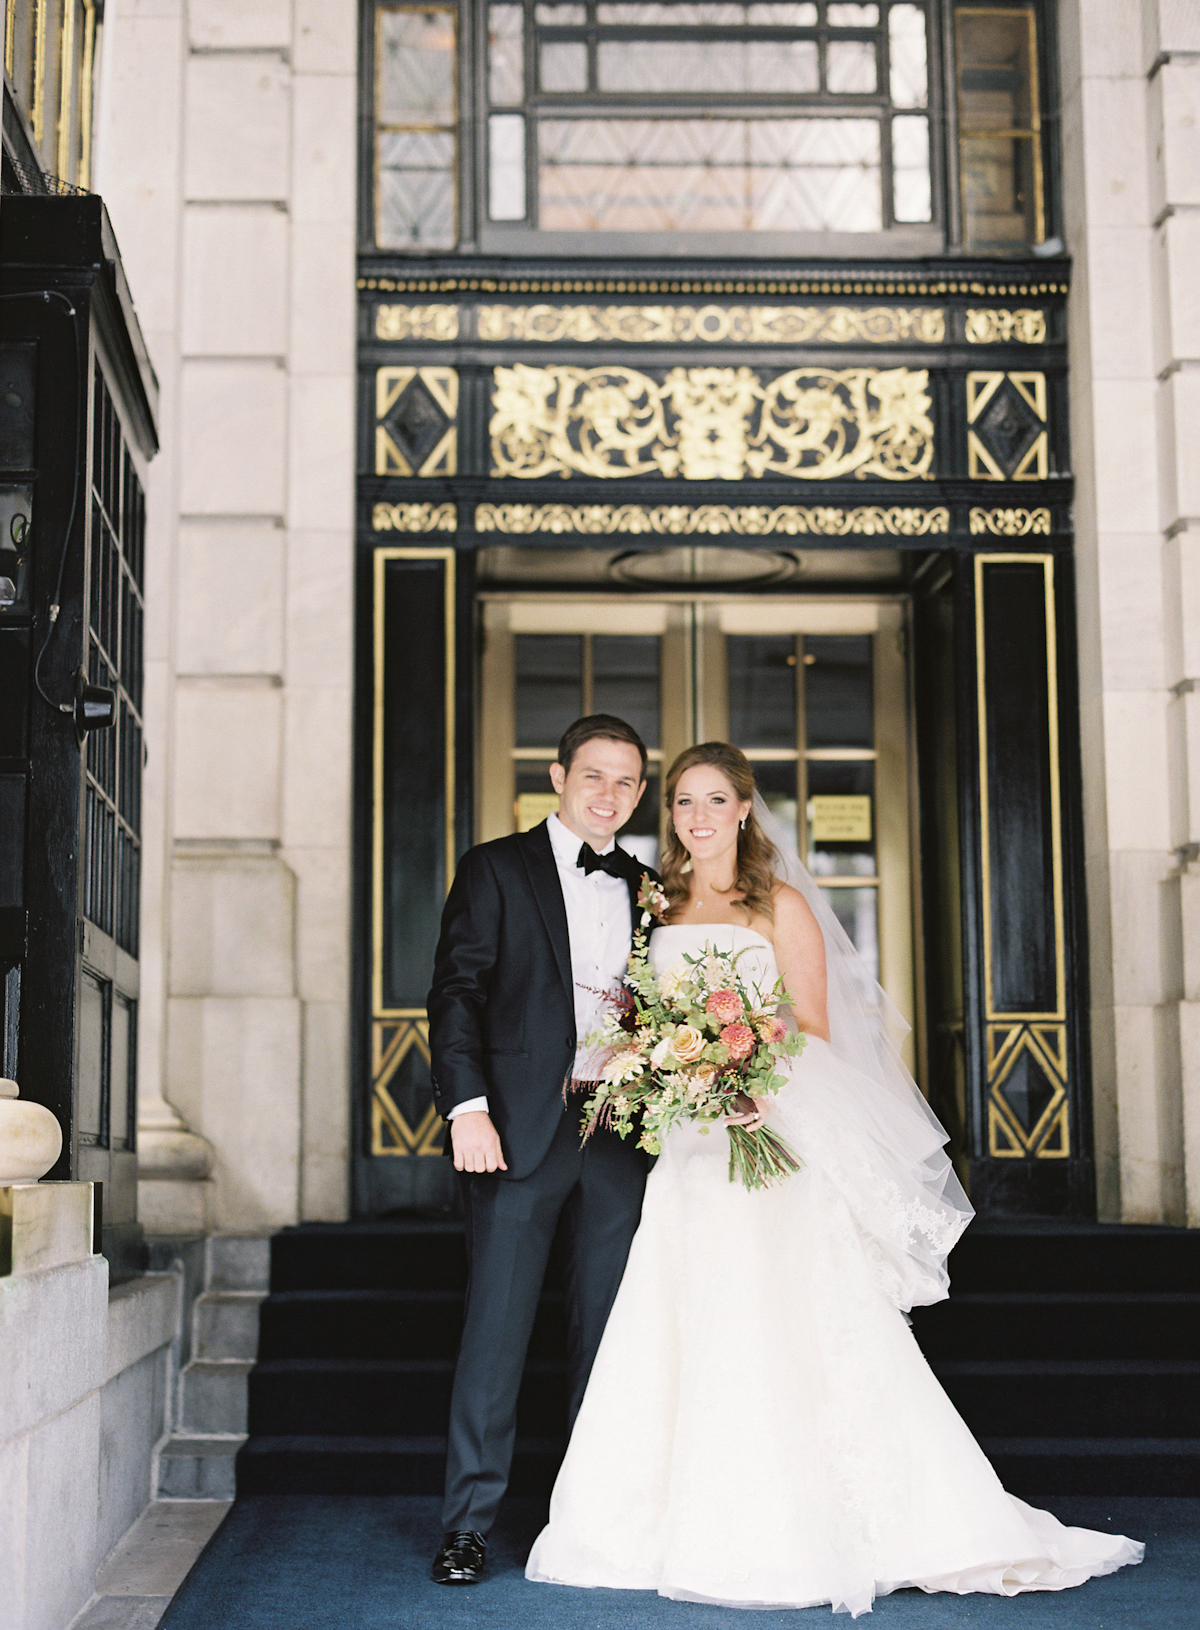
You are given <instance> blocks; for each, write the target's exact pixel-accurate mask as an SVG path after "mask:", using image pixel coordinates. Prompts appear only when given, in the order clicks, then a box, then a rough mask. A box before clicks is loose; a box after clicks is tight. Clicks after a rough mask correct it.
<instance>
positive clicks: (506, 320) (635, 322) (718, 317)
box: [379, 305, 946, 345]
mask: <svg viewBox="0 0 1200 1630" xmlns="http://www.w3.org/2000/svg"><path fill="white" fill-rule="evenodd" d="M379 309H380V311H381V312H383V311H388V310H404V309H405V308H404V307H388V306H381V307H380V308H379ZM430 309H435V308H432V307H431V308H430ZM380 337H381V338H387V337H391V336H383V335H381V336H380ZM394 337H396V338H404V337H405V336H403V335H397V336H394ZM945 337H946V314H945V312H944V311H943V310H942V309H941V308H940V307H929V306H914V307H906V306H547V305H539V306H480V308H479V338H480V339H481V340H486V341H491V342H496V343H499V342H502V341H506V340H538V341H541V342H543V343H546V344H549V343H551V342H554V341H561V340H569V341H573V342H575V343H577V344H591V343H592V342H593V341H596V340H617V341H621V342H623V343H625V344H628V345H651V344H672V345H687V344H694V343H696V342H697V341H706V342H707V343H709V344H711V345H716V344H719V343H729V342H731V341H732V342H733V343H735V344H740V345H801V344H805V343H817V344H819V343H821V342H825V343H829V344H836V345H849V344H851V343H852V342H853V341H856V340H857V341H861V342H865V343H866V344H868V345H895V344H897V343H899V342H901V341H903V340H915V341H917V342H918V343H920V344H922V345H940V344H941V343H942V341H943V340H944V339H945Z"/></svg>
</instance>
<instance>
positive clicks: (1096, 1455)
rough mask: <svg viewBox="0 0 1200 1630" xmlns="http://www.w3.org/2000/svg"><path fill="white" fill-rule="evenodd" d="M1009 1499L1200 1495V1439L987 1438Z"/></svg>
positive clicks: (987, 1448) (986, 1450)
mask: <svg viewBox="0 0 1200 1630" xmlns="http://www.w3.org/2000/svg"><path fill="white" fill-rule="evenodd" d="M980 1447H981V1448H982V1450H983V1452H984V1454H985V1455H987V1457H988V1459H989V1460H990V1461H991V1463H992V1465H993V1466H994V1467H995V1468H996V1472H997V1474H998V1475H999V1478H1000V1481H1001V1482H1002V1483H1003V1484H1004V1486H1005V1488H1006V1489H1007V1490H1008V1491H1009V1493H1010V1494H1017V1495H1021V1496H1022V1497H1023V1498H1027V1499H1033V1500H1036V1499H1037V1498H1038V1497H1039V1496H1042V1495H1047V1494H1086V1495H1117V1496H1120V1497H1125V1496H1129V1495H1143V1496H1144V1495H1157V1496H1171V1497H1172V1498H1174V1497H1177V1496H1180V1495H1182V1496H1184V1497H1186V1498H1191V1499H1195V1498H1196V1496H1197V1495H1200V1438H1016V1437H1013V1438H987V1437H985V1438H982V1439H980Z"/></svg>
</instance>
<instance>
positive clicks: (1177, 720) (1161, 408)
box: [1141, 0, 1200, 1228]
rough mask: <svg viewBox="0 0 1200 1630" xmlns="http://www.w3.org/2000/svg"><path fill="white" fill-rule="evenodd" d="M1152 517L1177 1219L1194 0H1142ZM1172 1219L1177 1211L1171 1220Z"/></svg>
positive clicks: (1192, 893)
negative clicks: (1161, 668) (1162, 722)
mask: <svg viewBox="0 0 1200 1630" xmlns="http://www.w3.org/2000/svg"><path fill="white" fill-rule="evenodd" d="M1141 61H1142V66H1143V69H1144V71H1145V74H1146V76H1147V83H1148V112H1149V120H1148V124H1149V143H1148V147H1149V159H1150V165H1149V172H1150V215H1151V220H1152V222H1153V231H1154V236H1153V244H1152V254H1151V270H1152V278H1153V312H1154V319H1155V320H1154V334H1153V342H1154V373H1155V379H1156V382H1157V390H1156V407H1157V416H1158V441H1159V526H1160V528H1161V531H1162V539H1163V547H1162V560H1163V582H1164V603H1165V606H1166V650H1165V664H1166V672H1165V680H1166V686H1167V695H1168V701H1167V755H1168V765H1169V770H1170V806H1169V807H1170V843H1171V848H1172V851H1173V860H1174V865H1173V867H1172V869H1171V872H1170V875H1169V877H1168V878H1167V880H1166V883H1165V885H1164V889H1163V897H1164V911H1165V912H1166V913H1167V915H1168V921H1169V924H1170V944H1169V951H1170V957H1171V961H1172V963H1173V965H1174V970H1175V972H1174V977H1173V979H1172V996H1173V997H1174V999H1175V1000H1174V1004H1173V1018H1174V1022H1175V1028H1176V1045H1177V1046H1178V1049H1179V1058H1178V1068H1179V1072H1180V1083H1181V1104H1180V1119H1181V1127H1180V1134H1181V1143H1182V1150H1181V1154H1182V1159H1181V1165H1182V1185H1181V1186H1182V1189H1183V1196H1182V1199H1183V1203H1184V1207H1185V1211H1186V1220H1187V1222H1188V1224H1189V1226H1191V1227H1193V1228H1196V1227H1200V272H1198V270H1197V269H1198V268H1200V7H1198V6H1197V5H1196V4H1195V3H1194V0H1192V3H1191V4H1188V3H1187V0H1145V4H1144V13H1143V27H1142V54H1141ZM1181 1220H1182V1219H1181Z"/></svg>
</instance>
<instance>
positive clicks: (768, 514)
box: [475, 504, 950, 538]
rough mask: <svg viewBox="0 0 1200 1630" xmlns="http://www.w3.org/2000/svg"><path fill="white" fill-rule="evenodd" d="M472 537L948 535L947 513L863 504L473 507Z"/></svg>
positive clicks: (940, 507)
mask: <svg viewBox="0 0 1200 1630" xmlns="http://www.w3.org/2000/svg"><path fill="white" fill-rule="evenodd" d="M475 530H476V531H477V532H505V533H508V534H509V535H510V536H528V535H530V534H531V533H535V532H551V533H564V532H575V533H585V534H588V535H591V536H596V537H607V536H611V535H613V534H615V533H624V534H631V535H635V536H636V535H639V534H645V533H660V534H666V535H668V536H671V537H682V536H688V535H691V534H696V533H700V534H704V535H707V536H712V537H720V536H722V535H724V534H734V535H736V536H739V537H750V538H761V537H769V536H771V535H775V536H780V537H802V536H805V535H808V534H814V535H817V536H821V537H828V538H844V537H849V536H851V535H853V534H861V535H862V536H864V537H875V536H882V535H885V534H888V535H891V536H894V537H904V538H915V537H923V536H925V535H926V534H928V533H941V532H948V531H949V530H950V511H949V510H948V509H946V508H945V507H943V506H940V505H939V506H938V507H936V508H932V509H916V508H902V507H900V506H894V507H884V506H882V505H876V504H863V505H859V506H857V507H856V508H854V509H840V508H837V507H836V506H832V505H813V506H811V507H807V506H802V505H799V504H780V505H778V506H776V507H775V508H774V509H770V508H767V507H766V506H765V505H754V504H696V505H690V504H654V505H646V504H478V505H476V508H475Z"/></svg>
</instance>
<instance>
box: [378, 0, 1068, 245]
mask: <svg viewBox="0 0 1200 1630" xmlns="http://www.w3.org/2000/svg"><path fill="white" fill-rule="evenodd" d="M375 21H376V26H375V31H374V32H375V68H374V81H375V130H374V145H375V151H374V193H375V196H374V216H375V246H376V247H378V248H381V249H393V250H396V249H399V250H412V251H418V252H419V251H421V250H426V251H434V250H444V249H449V248H454V247H456V246H457V245H458V244H460V243H462V242H464V240H465V241H467V242H471V243H473V244H474V246H476V247H484V248H488V247H490V248H501V249H505V248H513V249H517V248H519V247H520V244H521V241H522V240H523V239H525V238H531V237H532V236H533V235H536V236H537V239H538V240H539V241H540V242H541V243H542V244H543V246H544V247H552V245H553V243H554V242H555V241H556V240H557V241H558V242H560V243H561V244H562V245H563V246H564V247H565V248H570V249H579V248H582V247H583V246H584V245H586V243H587V241H588V239H589V238H590V237H593V236H595V237H596V238H597V239H599V238H600V237H604V238H606V239H609V240H611V241H612V242H613V243H616V242H620V243H623V244H624V246H625V247H626V248H627V249H631V250H633V251H634V252H637V251H638V248H639V245H644V247H645V249H646V250H647V251H650V250H651V248H652V247H653V251H654V252H659V251H660V250H661V249H662V248H663V247H669V240H670V239H671V238H672V237H676V238H679V237H681V236H684V235H687V236H689V237H690V240H691V241H690V245H689V247H690V248H695V247H696V246H697V245H698V244H699V243H707V242H709V241H711V239H712V236H713V235H714V234H720V238H719V240H718V241H720V242H723V243H725V244H727V245H728V244H731V243H732V240H733V238H734V237H739V238H740V237H745V236H747V235H750V236H752V237H753V238H755V239H756V240H757V241H759V242H760V243H763V244H764V245H765V243H766V242H767V241H768V240H767V239H766V238H764V236H763V235H770V236H772V237H773V238H774V239H775V240H776V241H777V242H780V243H782V240H783V239H785V238H787V239H795V238H797V237H803V238H805V239H806V240H811V239H812V238H813V237H814V236H819V235H825V236H826V237H828V238H829V239H830V240H831V241H832V239H833V238H834V236H835V235H836V237H837V238H839V239H840V238H842V237H844V236H845V235H847V234H861V235H866V234H872V235H875V236H876V237H877V238H879V237H880V236H883V237H887V236H891V237H893V238H895V239H896V240H897V252H909V251H910V250H911V249H912V248H913V247H914V246H915V245H917V244H919V245H920V247H921V248H923V249H925V250H932V249H936V247H937V243H936V239H935V231H936V228H937V227H938V226H939V225H940V224H941V223H942V222H943V220H944V218H945V217H947V215H953V214H956V213H957V214H961V216H962V218H963V221H964V223H965V226H966V233H965V236H966V241H967V244H968V245H969V246H971V247H977V248H980V249H984V250H988V251H992V252H995V251H1000V252H1004V251H1009V252H1012V251H1017V252H1019V251H1020V250H1021V249H1023V248H1027V247H1028V245H1029V244H1030V243H1031V242H1033V241H1036V239H1035V237H1034V233H1035V232H1044V208H1043V202H1042V193H1041V164H1042V154H1041V145H1040V142H1041V138H1040V126H1039V121H1038V117H1037V107H1038V95H1037V84H1036V77H1037V52H1036V34H1035V27H1034V16H1033V11H1032V8H1031V7H1030V6H1029V5H1028V4H1026V5H1024V6H1020V5H1018V6H1006V7H1002V6H998V5H993V6H987V5H980V6H970V7H954V8H953V9H952V10H951V13H950V16H949V18H946V17H945V16H944V13H943V9H942V7H941V6H940V5H939V4H937V0H873V3H869V4H868V3H860V0H856V3H848V0H496V3H492V4H488V3H481V0H475V4H474V5H471V4H470V3H469V0H462V4H461V6H460V5H456V4H454V3H452V0H439V3H437V4H434V5H429V6H424V7H421V6H417V5H413V4H381V5H378V6H377V7H376V13H375ZM945 22H949V23H950V24H951V27H950V33H951V35H952V37H953V39H954V41H955V58H956V60H955V73H954V76H953V83H954V90H955V94H954V96H953V97H951V109H950V113H951V117H952V119H954V120H955V121H957V124H958V126H959V134H958V141H957V153H956V157H957V158H958V160H959V162H958V164H957V165H956V166H955V168H957V170H958V173H959V180H960V189H961V190H960V199H959V205H960V208H959V210H958V211H947V210H946V209H945V208H944V207H943V204H942V196H941V195H942V191H943V183H942V174H943V169H944V168H945V166H944V164H943V162H942V155H941V154H940V153H939V151H938V150H937V147H936V143H935V142H934V141H933V140H932V139H931V131H939V130H940V129H941V128H942V126H943V124H944V122H945V120H944V117H943V114H942V111H941V101H940V99H939V95H938V86H939V84H940V82H941V69H940V67H939V61H940V58H939V54H938V49H937V42H938V40H939V39H940V37H941V29H942V25H943V23H945ZM948 82H949V81H948ZM901 244H903V245H905V246H907V247H905V248H903V249H902V248H901V247H900V245H901Z"/></svg>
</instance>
